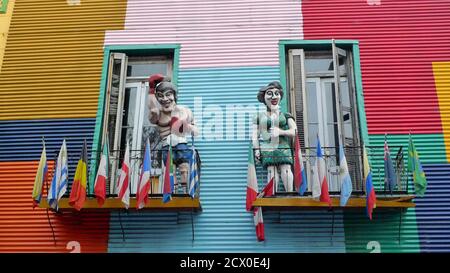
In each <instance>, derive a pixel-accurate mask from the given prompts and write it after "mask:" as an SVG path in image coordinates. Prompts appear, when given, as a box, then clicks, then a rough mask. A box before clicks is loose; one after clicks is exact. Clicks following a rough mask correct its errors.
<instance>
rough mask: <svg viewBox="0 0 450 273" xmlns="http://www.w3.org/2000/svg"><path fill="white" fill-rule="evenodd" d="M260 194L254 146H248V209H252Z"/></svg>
mask: <svg viewBox="0 0 450 273" xmlns="http://www.w3.org/2000/svg"><path fill="white" fill-rule="evenodd" d="M257 195H258V180H257V179H256V168H255V157H254V155H253V146H252V144H250V145H249V146H248V170H247V202H246V209H247V211H251V210H252V206H253V201H255V200H256V197H257Z"/></svg>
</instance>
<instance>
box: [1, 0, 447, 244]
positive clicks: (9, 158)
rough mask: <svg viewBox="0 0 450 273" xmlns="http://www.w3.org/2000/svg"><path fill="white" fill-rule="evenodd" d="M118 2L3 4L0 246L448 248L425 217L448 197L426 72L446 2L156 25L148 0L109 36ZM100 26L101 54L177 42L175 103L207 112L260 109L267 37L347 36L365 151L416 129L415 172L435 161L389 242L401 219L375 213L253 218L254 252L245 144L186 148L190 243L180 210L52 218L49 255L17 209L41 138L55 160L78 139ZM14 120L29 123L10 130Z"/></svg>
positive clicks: (442, 29) (87, 129)
mask: <svg viewBox="0 0 450 273" xmlns="http://www.w3.org/2000/svg"><path fill="white" fill-rule="evenodd" d="M125 4H126V1H124V0H123V1H111V0H96V1H81V5H75V6H71V5H68V4H67V2H66V1H56V0H46V1H40V3H39V5H36V4H35V3H34V2H33V1H31V0H22V1H18V2H17V3H16V8H15V12H14V16H13V19H12V24H11V29H10V35H9V38H8V44H7V47H6V52H5V59H4V62H3V67H2V72H1V74H0V79H1V84H0V120H3V122H2V123H0V128H3V129H4V130H1V131H0V147H1V150H0V161H4V162H0V196H1V200H0V224H1V225H0V251H2V252H6V251H67V250H66V249H65V246H66V244H67V241H68V240H78V241H80V243H81V248H82V249H81V250H82V252H84V251H99V252H102V251H106V250H107V249H106V246H108V251H111V252H123V251H138V252H180V251H187V252H206V251H212V252H222V251H228V252H230V251H242V252H344V251H350V252H355V251H356V252H368V251H369V250H368V249H367V243H368V242H370V241H378V242H379V243H380V244H381V251H382V252H416V251H419V242H420V243H421V244H422V247H421V250H422V251H435V250H440V251H447V250H448V249H450V247H449V246H448V244H447V239H446V236H447V233H448V225H447V224H448V222H447V221H446V220H447V218H448V215H447V214H448V213H447V211H446V210H445V209H439V210H438V209H436V204H441V203H442V202H444V200H446V199H445V198H447V199H448V197H447V196H446V195H445V194H446V193H445V191H446V188H447V184H448V182H446V179H445V175H446V172H447V165H445V164H440V163H444V162H446V159H445V148H444V145H445V144H444V139H447V138H448V137H446V136H443V135H442V134H443V130H442V128H443V126H442V124H441V113H440V111H442V112H443V113H446V112H447V110H446V108H445V107H446V103H441V104H439V103H438V100H439V96H438V95H437V93H436V90H435V78H434V76H436V74H434V75H433V66H432V64H433V62H443V61H449V60H450V51H449V50H448V48H447V47H448V44H449V40H450V35H448V34H450V33H448V32H450V28H449V25H448V24H450V23H449V22H450V20H449V19H450V18H449V17H450V14H449V13H448V12H447V9H446V7H447V5H448V1H444V0H427V1H422V2H421V3H420V4H415V5H411V3H410V1H406V0H396V1H394V0H382V1H381V5H380V6H369V5H368V4H367V1H363V0H317V1H306V0H304V1H302V2H301V1H287V0H285V1H270V0H267V1H263V0H261V1H251V2H242V1H238V0H230V1H221V2H220V3H217V1H189V3H186V1H171V2H168V3H166V4H167V5H168V6H167V8H166V9H167V10H171V12H172V13H174V14H176V15H177V16H176V20H173V16H167V17H164V16H162V17H160V18H159V20H153V19H152V17H150V16H148V14H154V12H153V10H154V8H155V7H158V8H159V7H160V5H161V3H160V2H157V1H138V0H129V1H128V10H127V12H126V15H127V18H126V29H125V30H120V29H121V28H122V26H123V24H124V17H125ZM186 5H189V6H190V7H192V9H185V8H184V7H185V6H186ZM171 6H172V9H171ZM323 18H326V20H324V19H323ZM165 20H168V21H165ZM105 30H112V31H108V32H107V35H106V37H105V44H108V45H110V44H155V43H156V44H160V43H171V44H172V43H180V44H181V54H180V68H181V69H180V71H179V79H178V83H179V89H180V104H185V105H188V106H190V107H191V108H195V106H194V105H193V99H194V96H198V97H202V102H203V107H205V108H207V107H209V110H210V111H212V112H214V111H215V110H214V109H219V110H220V109H222V110H225V105H226V104H230V105H231V104H240V105H242V104H244V105H256V104H257V101H256V92H257V90H258V88H259V87H260V86H262V85H263V84H266V83H267V82H269V81H271V80H274V79H279V67H278V65H279V61H278V46H277V45H278V40H279V39H302V38H305V39H330V38H335V39H354V40H358V41H359V43H360V53H361V67H362V75H363V84H364V97H365V107H366V111H367V119H368V127H369V133H370V142H371V143H370V144H371V145H382V141H383V140H384V135H383V134H384V133H385V132H387V133H389V134H400V135H390V136H389V137H390V141H392V143H402V144H403V145H405V147H406V144H407V135H406V134H407V133H409V130H410V129H413V134H418V135H414V139H415V140H416V145H417V148H418V150H419V153H420V155H421V159H422V160H423V163H425V164H432V165H425V169H426V172H427V175H429V177H430V178H429V181H430V182H429V183H430V188H429V192H428V194H427V196H426V197H425V198H424V199H421V200H419V199H418V200H417V204H418V207H417V209H409V210H408V211H407V212H406V213H405V214H404V215H403V218H402V219H403V223H402V227H401V229H400V235H401V237H400V239H399V241H396V240H397V238H398V237H397V236H398V234H399V233H398V224H399V219H400V218H399V213H398V212H392V211H391V212H390V211H381V210H376V211H375V215H374V220H373V221H371V222H369V221H368V220H367V218H366V216H365V215H364V212H363V211H361V210H358V211H347V212H345V213H341V212H338V211H336V212H335V215H334V221H335V222H334V229H333V230H332V229H331V226H332V225H333V222H332V214H331V213H329V212H326V211H320V210H319V211H310V212H306V211H303V212H282V213H280V214H279V213H277V212H266V213H265V221H266V238H267V241H266V242H265V243H258V242H257V241H256V238H255V232H254V226H253V219H252V216H251V214H249V213H247V212H245V205H244V204H245V186H246V165H247V153H246V151H247V145H248V139H240V140H233V141H228V140H222V139H216V140H214V139H199V140H198V141H197V142H196V143H197V147H198V148H199V150H200V152H201V156H202V160H203V178H202V188H201V201H202V206H203V212H202V213H200V214H197V215H194V217H193V219H194V227H195V241H192V240H191V239H192V238H191V222H190V221H191V215H190V214H189V213H179V214H177V213H151V212H130V213H129V214H128V215H127V214H124V213H121V214H120V215H119V214H118V213H112V215H111V220H110V232H109V224H108V222H109V213H98V214H97V213H89V214H87V213H81V214H80V215H71V214H64V215H61V216H57V215H53V214H50V217H51V221H52V223H53V224H54V225H55V227H56V228H55V231H56V236H57V244H56V246H54V245H53V239H52V235H51V230H50V229H49V226H48V221H47V219H46V214H45V211H44V210H40V209H36V210H35V211H32V210H31V202H30V201H29V200H30V199H31V198H30V193H31V190H32V185H33V180H34V175H35V171H36V165H37V162H36V161H35V160H37V159H38V157H39V154H40V149H41V145H40V136H39V134H43V135H45V136H46V139H49V141H48V147H50V149H53V151H54V150H57V149H59V145H60V143H61V140H62V138H63V137H65V136H66V137H68V138H70V137H73V142H72V144H70V145H73V146H71V147H69V150H71V149H75V150H76V149H79V148H78V147H79V146H80V141H81V140H82V138H84V137H86V138H88V139H90V138H91V134H92V133H93V128H92V125H93V122H92V119H93V118H94V117H95V115H96V109H97V103H98V102H97V99H98V92H99V86H100V73H101V65H102V58H103V55H102V46H103V45H104V44H103V38H104V31H105ZM80 37H81V38H80ZM220 67H221V68H220ZM199 68H202V69H199ZM444 93H445V92H444ZM444 101H445V97H444ZM439 107H441V108H439ZM57 118H70V120H61V121H59V120H56V119H57ZM215 118H217V119H225V116H222V117H219V116H217V115H216V116H215ZM27 119H33V120H34V122H31V121H23V122H17V121H15V120H27ZM442 120H445V119H442ZM214 123H215V120H214V117H213V116H212V115H207V116H203V117H202V124H203V125H204V126H206V125H211V124H214ZM444 128H445V126H444ZM73 129H76V130H73ZM91 130H92V131H91ZM30 131H31V132H33V134H32V136H26V134H27V133H28V132H30ZM223 133H224V134H225V128H224V131H223ZM15 134H18V135H19V136H16V135H15ZM444 134H445V132H444ZM21 136H22V137H21ZM207 136H208V134H207ZM209 136H211V135H210V134H209ZM246 137H248V135H246ZM390 143H391V142H390ZM68 144H69V143H68ZM392 145H395V144H392ZM50 157H51V156H49V159H51V158H50ZM376 164H378V163H376ZM72 169H73V168H72ZM260 182H262V181H260ZM442 204H444V205H445V202H444V203H442ZM415 214H417V219H418V222H419V227H417V225H416V216H415ZM119 218H120V220H121V221H119ZM121 223H122V224H123V226H124V231H125V241H123V238H122V232H121V228H120V224H121ZM436 223H438V224H436ZM437 234H441V235H437ZM108 237H109V238H108Z"/></svg>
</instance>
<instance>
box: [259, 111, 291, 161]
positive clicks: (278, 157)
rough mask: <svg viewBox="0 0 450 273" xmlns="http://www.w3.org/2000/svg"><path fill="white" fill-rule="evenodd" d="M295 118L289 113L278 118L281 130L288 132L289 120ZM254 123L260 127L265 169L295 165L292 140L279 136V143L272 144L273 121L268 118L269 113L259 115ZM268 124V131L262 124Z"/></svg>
mask: <svg viewBox="0 0 450 273" xmlns="http://www.w3.org/2000/svg"><path fill="white" fill-rule="evenodd" d="M290 118H291V119H294V117H293V116H292V115H291V114H289V113H280V115H279V117H278V127H279V128H280V129H281V130H288V129H289V124H288V120H289V119H290ZM254 123H256V124H257V125H258V131H259V132H260V133H259V135H260V138H261V140H260V142H259V147H260V149H261V162H262V164H263V166H264V167H267V166H276V165H283V164H290V165H292V164H293V158H292V147H291V139H290V137H287V136H279V138H278V139H279V141H278V143H276V142H274V143H272V142H271V139H270V133H269V132H270V128H271V126H272V120H271V119H270V117H268V116H267V112H261V113H258V114H257V115H256V117H255V119H254ZM264 123H266V124H267V127H266V128H267V129H265V128H264V126H262V124H264Z"/></svg>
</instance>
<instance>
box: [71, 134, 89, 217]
mask: <svg viewBox="0 0 450 273" xmlns="http://www.w3.org/2000/svg"><path fill="white" fill-rule="evenodd" d="M86 162H87V146H86V139H85V140H84V142H83V149H82V150H81V156H80V160H78V164H77V169H76V171H75V176H74V178H73V183H72V189H71V191H70V197H69V205H70V206H72V207H74V208H75V209H76V210H81V208H82V207H83V204H84V201H85V200H86V185H87V165H86Z"/></svg>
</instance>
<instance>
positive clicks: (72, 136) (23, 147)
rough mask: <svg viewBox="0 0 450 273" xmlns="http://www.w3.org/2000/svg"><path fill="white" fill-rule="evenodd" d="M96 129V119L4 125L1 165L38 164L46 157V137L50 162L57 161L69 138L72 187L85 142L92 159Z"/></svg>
mask: <svg viewBox="0 0 450 273" xmlns="http://www.w3.org/2000/svg"><path fill="white" fill-rule="evenodd" d="M94 126H95V119H93V118H89V119H45V120H12V121H0V161H8V162H12V161H38V160H39V159H40V157H41V153H42V137H44V139H45V147H46V152H47V160H49V161H50V160H56V158H57V156H58V153H59V150H60V148H61V144H62V141H63V138H65V139H66V143H67V153H68V157H69V181H70V183H71V182H72V179H73V174H74V173H75V169H76V165H77V162H78V160H79V158H80V153H81V149H82V146H83V141H84V139H86V143H87V147H88V158H90V153H91V150H90V149H91V147H92V137H93V134H94ZM50 174H51V173H50ZM50 177H51V176H50ZM49 179H50V178H49Z"/></svg>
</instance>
